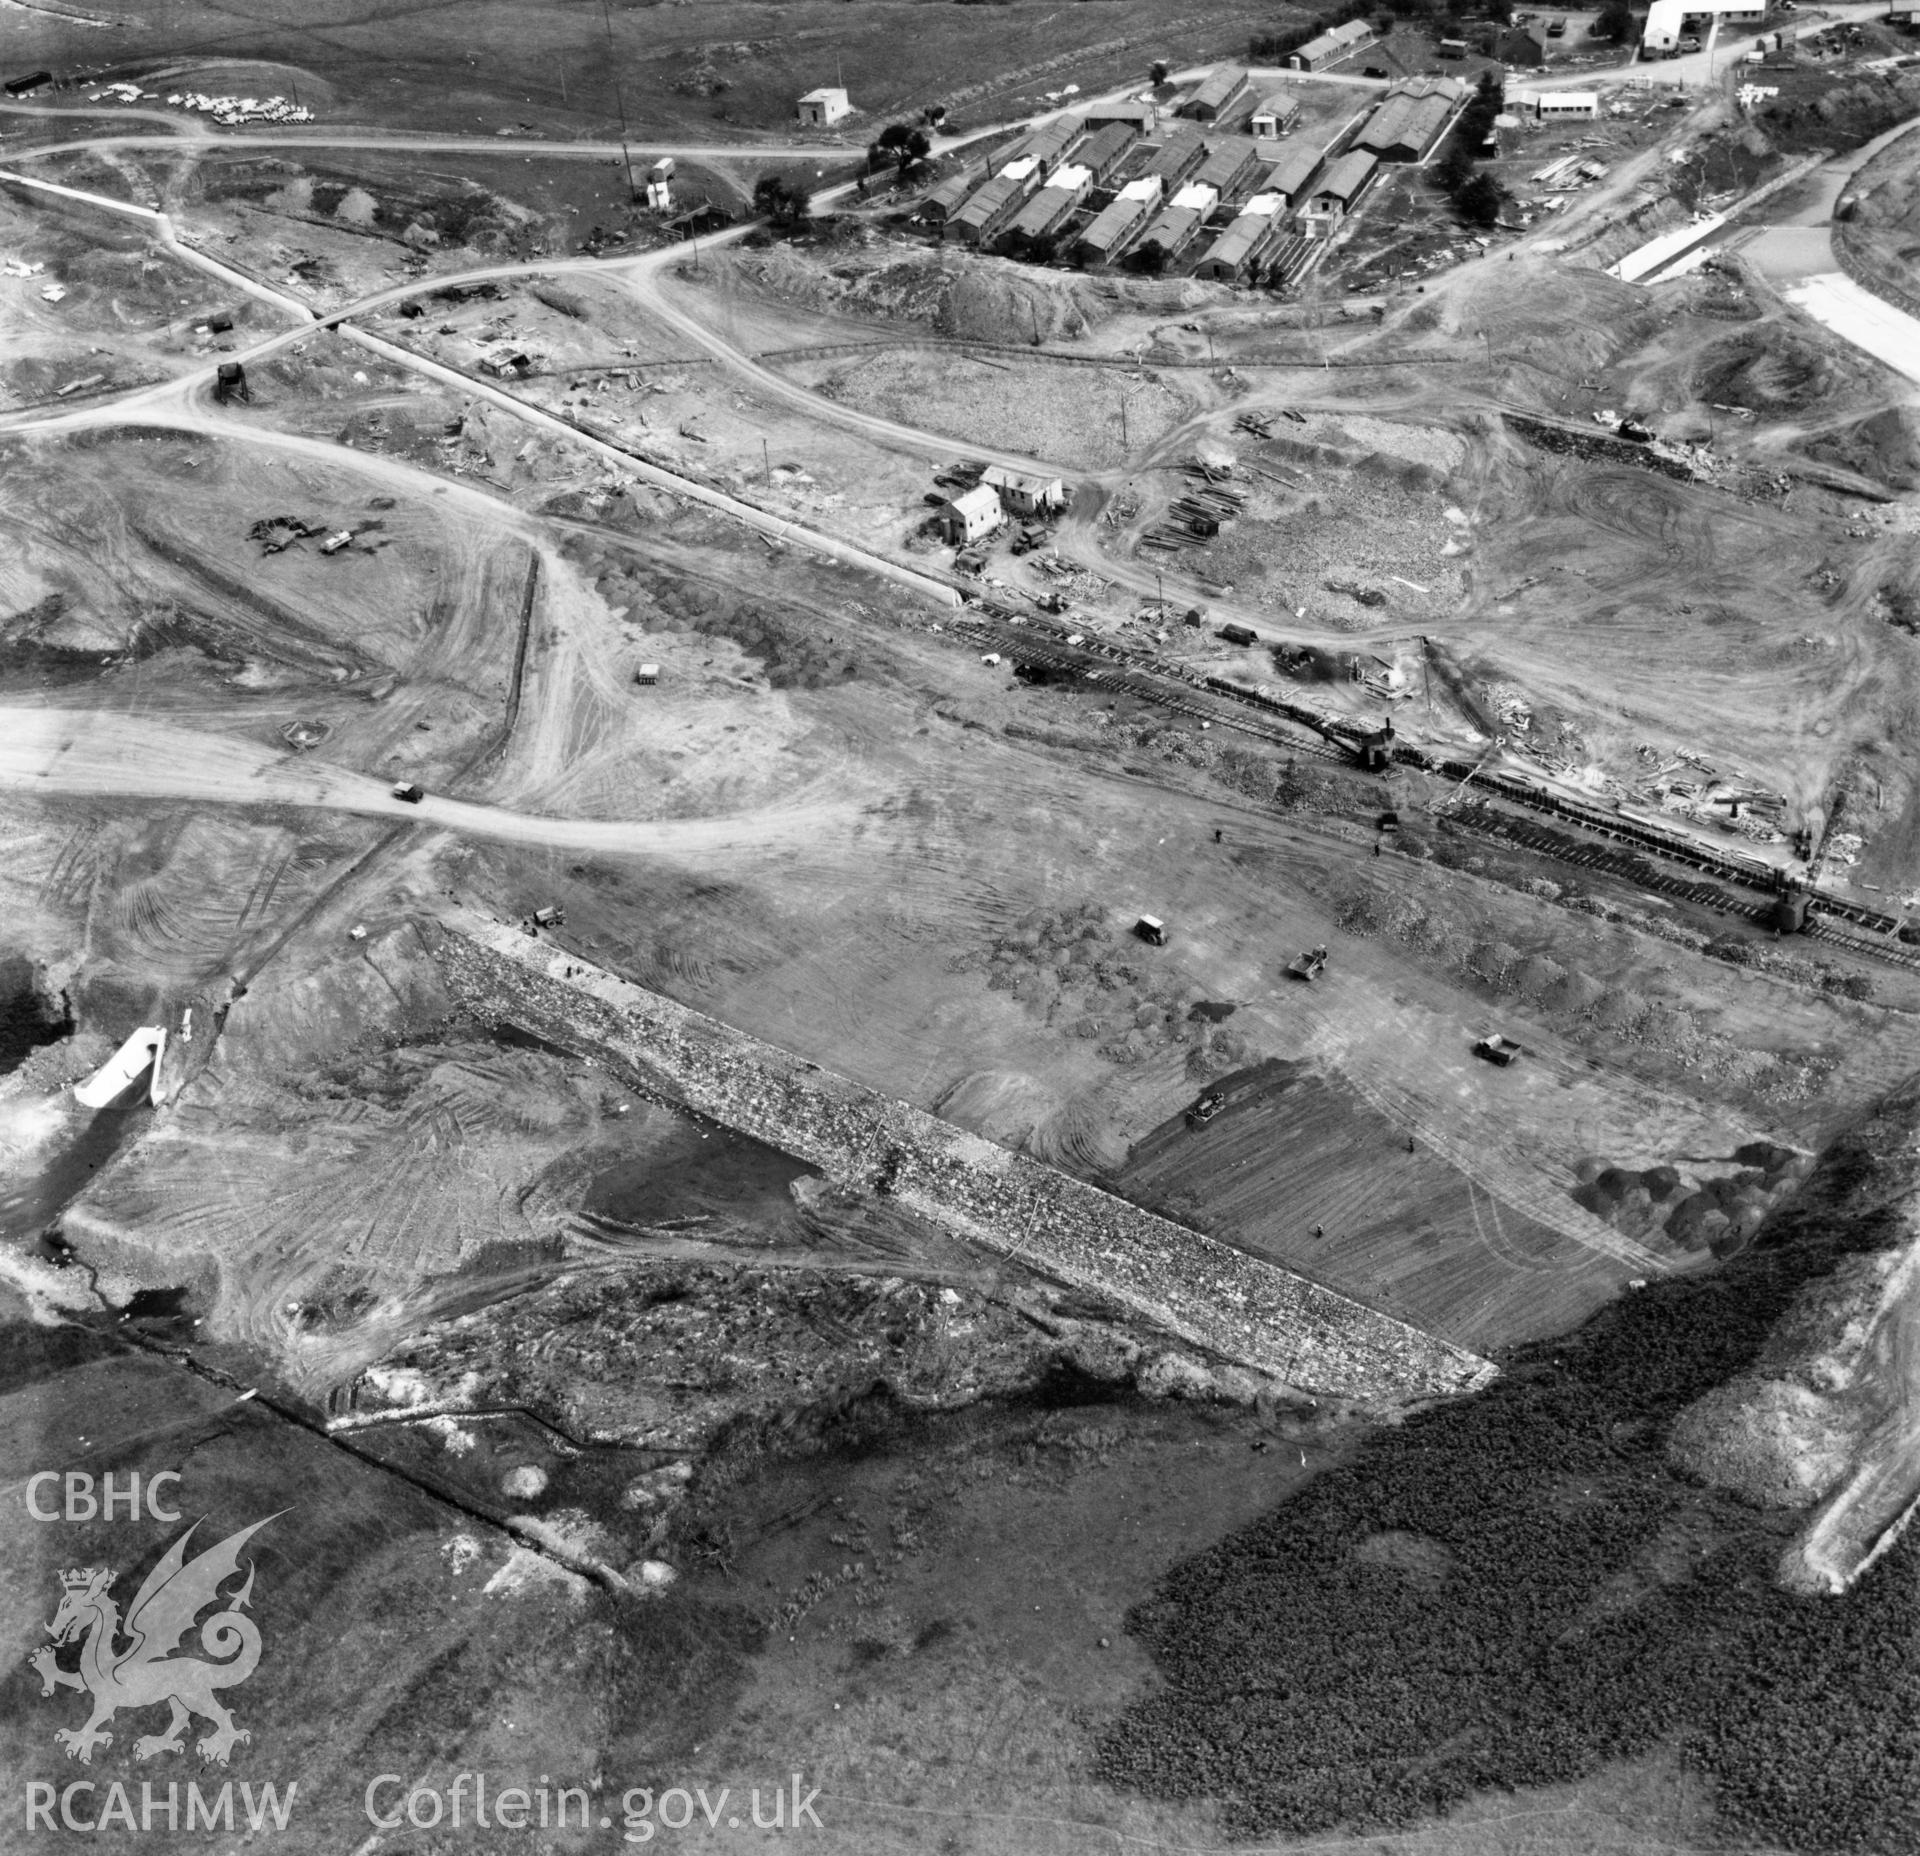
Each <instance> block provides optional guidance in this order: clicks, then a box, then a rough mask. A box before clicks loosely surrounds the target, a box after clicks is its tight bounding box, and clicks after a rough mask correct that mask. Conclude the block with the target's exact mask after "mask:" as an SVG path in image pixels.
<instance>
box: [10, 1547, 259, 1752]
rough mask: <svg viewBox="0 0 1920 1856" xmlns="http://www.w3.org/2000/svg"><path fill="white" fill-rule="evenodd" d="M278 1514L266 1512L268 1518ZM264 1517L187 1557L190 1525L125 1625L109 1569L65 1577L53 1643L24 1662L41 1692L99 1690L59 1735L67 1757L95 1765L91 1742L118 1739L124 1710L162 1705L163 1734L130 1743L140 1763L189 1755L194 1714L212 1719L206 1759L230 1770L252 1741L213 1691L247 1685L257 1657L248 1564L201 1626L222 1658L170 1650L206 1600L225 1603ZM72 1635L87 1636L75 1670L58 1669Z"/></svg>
mask: <svg viewBox="0 0 1920 1856" xmlns="http://www.w3.org/2000/svg"><path fill="white" fill-rule="evenodd" d="M273 1519H275V1517H274V1516H273V1515H269V1516H267V1521H271V1520H273ZM267 1521H256V1522H254V1524H253V1525H252V1526H251V1527H243V1528H242V1529H241V1530H240V1531H239V1533H237V1534H229V1535H228V1536H227V1538H226V1539H225V1540H223V1541H221V1542H220V1544H219V1545H218V1546H215V1547H209V1548H208V1549H207V1551H206V1552H204V1553H202V1554H200V1555H198V1556H197V1557H196V1558H194V1559H192V1560H188V1559H187V1557H186V1555H187V1542H188V1541H189V1540H191V1539H192V1538H193V1533H194V1528H197V1527H198V1526H199V1525H200V1523H199V1522H198V1521H196V1522H194V1524H193V1527H189V1528H188V1529H187V1531H186V1532H185V1533H184V1534H182V1535H181V1536H180V1538H179V1539H178V1540H176V1541H175V1542H174V1543H173V1545H172V1546H170V1547H169V1548H168V1549H167V1550H166V1552H165V1553H163V1554H162V1555H161V1556H160V1561H159V1564H158V1565H156V1566H155V1567H154V1569H153V1570H152V1571H151V1572H150V1573H148V1574H147V1577H146V1582H145V1583H144V1584H143V1585H142V1586H141V1587H140V1590H139V1593H138V1595H137V1596H136V1597H135V1598H134V1601H133V1604H132V1606H131V1607H130V1608H129V1609H128V1612H127V1621H126V1623H125V1625H124V1626H123V1625H122V1624H121V1622H120V1607H119V1606H118V1605H117V1604H116V1603H115V1602H114V1600H113V1599H111V1598H110V1597H108V1596H107V1593H108V1588H109V1587H111V1586H112V1584H113V1581H114V1577H115V1575H114V1573H113V1571H112V1570H111V1569H110V1568H108V1567H105V1566H81V1567H75V1568H73V1569H72V1570H70V1571H67V1572H63V1573H61V1575H60V1587H61V1590H60V1608H59V1610H57V1611H56V1612H55V1613H54V1614H53V1622H52V1623H51V1624H49V1625H48V1626H47V1634H48V1636H50V1637H51V1638H52V1639H53V1642H52V1643H51V1644H43V1645H42V1646H41V1647H40V1648H39V1649H38V1650H36V1651H34V1653H33V1654H32V1655H31V1656H30V1657H28V1659H27V1660H28V1662H29V1663H31V1664H32V1665H33V1667H34V1668H35V1669H37V1670H38V1671H39V1672H40V1682H41V1689H40V1693H41V1695H42V1696H47V1695H51V1694H52V1693H53V1692H54V1691H55V1690H56V1689H62V1688H76V1689H85V1690H86V1691H87V1692H88V1693H90V1694H91V1695H92V1696H93V1713H92V1715H91V1716H90V1717H89V1718H88V1720H87V1723H86V1725H85V1726H84V1727H77V1728H69V1727H62V1728H60V1729H58V1730H56V1732H55V1734H54V1736H53V1737H54V1739H55V1740H56V1741H58V1743H59V1744H60V1745H61V1746H63V1747H65V1748H66V1750H67V1756H68V1758H70V1759H77V1760H79V1761H80V1762H81V1763H82V1764H83V1765H91V1764H92V1763H93V1752H94V1748H95V1747H101V1746H108V1745H110V1744H111V1743H112V1741H113V1735H112V1734H110V1733H108V1732H107V1723H108V1722H109V1721H110V1720H112V1719H113V1717H114V1716H115V1715H116V1714H117V1713H119V1711H120V1710H121V1709H122V1708H153V1707H158V1706H159V1705H160V1703H162V1702H165V1703H167V1704H168V1705H169V1706H170V1707H171V1708H172V1709H173V1718H172V1719H171V1720H170V1721H169V1722H168V1723H167V1728H166V1731H165V1732H164V1733H158V1734H143V1735H141V1737H140V1738H139V1739H138V1740H136V1741H135V1742H134V1743H133V1752H134V1757H135V1758H136V1759H151V1758H153V1757H154V1755H155V1754H156V1753H182V1752H185V1751H186V1744H185V1740H184V1735H185V1732H186V1727H187V1723H188V1722H189V1721H190V1720H192V1719H193V1717H194V1716H195V1715H196V1714H198V1715H201V1716H202V1717H204V1718H205V1719H206V1720H208V1721H210V1722H212V1723H213V1729H212V1731H211V1732H210V1733H208V1734H207V1735H205V1736H204V1737H203V1738H202V1739H201V1740H199V1741H198V1742H197V1743H196V1745H197V1750H198V1752H199V1754H200V1757H201V1758H202V1759H208V1760H215V1761H217V1762H218V1763H219V1764H221V1765H223V1766H224V1765H225V1764H226V1763H227V1758H228V1755H229V1754H231V1753H232V1751H233V1749H234V1747H235V1746H236V1745H237V1744H238V1743H239V1742H241V1741H243V1740H250V1739H251V1738H252V1737H253V1736H252V1735H251V1734H249V1733H248V1732H247V1730H246V1729H245V1728H244V1727H236V1726H235V1725H234V1722H233V1716H232V1715H231V1714H229V1713H228V1712H227V1710H226V1709H225V1708H223V1707H222V1706H221V1705H220V1703H219V1702H218V1701H217V1700H216V1699H215V1698H214V1690H216V1689H222V1688H234V1687H237V1686H238V1685H239V1684H240V1683H242V1682H244V1681H245V1680H246V1679H247V1677H248V1676H250V1675H252V1674H253V1672H254V1669H255V1668H256V1667H257V1665H258V1664H259V1661H260V1632H259V1629H258V1627H257V1626H256V1625H255V1624H254V1621H253V1620H252V1619H251V1618H250V1617H247V1616H246V1615H245V1612H246V1607H247V1600H248V1599H249V1598H251V1597H252V1596H253V1565H252V1562H251V1561H249V1562H248V1564H247V1578H246V1583H245V1584H244V1585H243V1586H241V1588H240V1589H239V1591H237V1592H235V1593H233V1594H232V1596H231V1597H230V1598H228V1599H227V1600H226V1601H225V1604H226V1608H225V1609H224V1610H222V1611H217V1612H215V1613H214V1614H213V1616H211V1617H210V1618H208V1619H207V1620H206V1622H205V1623H204V1624H202V1625H201V1626H200V1647H201V1648H202V1649H203V1650H205V1651H207V1652H208V1653H209V1655H211V1656H215V1657H218V1658H220V1659H221V1660H220V1661H218V1662H209V1661H207V1660H206V1659H205V1658H204V1657H198V1656H174V1655H172V1654H171V1652H172V1651H173V1650H175V1649H176V1648H178V1646H179V1643H180V1639H181V1638H182V1637H183V1636H185V1635H186V1633H187V1632H188V1631H189V1630H191V1629H192V1628H193V1623H194V1619H195V1618H197V1617H198V1616H199V1615H200V1613H201V1612H202V1611H204V1610H205V1609H206V1608H207V1606H209V1605H211V1604H215V1603H218V1602H220V1600H219V1592H220V1587H221V1586H222V1585H223V1584H224V1583H225V1582H226V1581H227V1580H228V1579H230V1578H232V1577H233V1576H234V1575H235V1574H237V1573H238V1572H239V1571H240V1549H241V1548H242V1547H243V1546H244V1545H245V1544H246V1543H247V1541H248V1540H249V1539H250V1538H251V1537H252V1536H253V1535H254V1534H256V1533H258V1532H259V1531H260V1529H261V1528H263V1527H265V1526H266V1524H267ZM123 1634H124V1636H125V1637H126V1639H127V1642H126V1644H125V1647H119V1645H118V1641H117V1640H118V1639H119V1638H120V1637H121V1636H122V1635H123ZM75 1638H84V1639H85V1641H84V1642H83V1643H82V1644H81V1646H80V1664H79V1667H78V1668H77V1669H62V1668H61V1667H60V1663H59V1651H60V1649H61V1648H62V1647H63V1646H64V1645H66V1644H69V1643H72V1642H73V1641H74V1639H75Z"/></svg>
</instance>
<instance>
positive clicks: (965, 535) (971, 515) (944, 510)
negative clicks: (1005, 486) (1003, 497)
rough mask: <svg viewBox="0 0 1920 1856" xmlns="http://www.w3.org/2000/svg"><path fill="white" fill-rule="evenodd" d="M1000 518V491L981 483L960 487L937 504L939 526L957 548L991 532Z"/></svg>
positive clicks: (998, 524)
mask: <svg viewBox="0 0 1920 1856" xmlns="http://www.w3.org/2000/svg"><path fill="white" fill-rule="evenodd" d="M1003 520H1005V518H1004V516H1003V515H1002V514H1001V510H1000V496H999V492H998V491H996V490H994V489H992V488H990V487H989V486H988V485H986V484H984V483H982V484H976V485H975V486H974V488H972V489H971V490H966V491H963V492H962V493H961V494H960V495H958V496H956V497H953V498H951V499H950V500H949V501H948V502H946V503H943V504H942V505H941V508H940V524H941V527H942V528H944V529H945V530H946V536H947V539H948V541H950V542H952V543H953V545H954V546H955V547H956V548H964V547H966V546H967V545H968V544H969V543H971V542H976V541H979V540H980V539H981V538H982V537H983V536H986V535H991V534H992V533H993V531H994V530H995V529H997V528H998V527H999V526H1000V524H1001V522H1002V521H1003Z"/></svg>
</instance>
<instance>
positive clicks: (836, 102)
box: [800, 89, 853, 129]
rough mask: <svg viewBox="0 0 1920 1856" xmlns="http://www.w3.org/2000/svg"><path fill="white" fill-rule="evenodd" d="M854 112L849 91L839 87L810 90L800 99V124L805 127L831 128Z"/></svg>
mask: <svg viewBox="0 0 1920 1856" xmlns="http://www.w3.org/2000/svg"><path fill="white" fill-rule="evenodd" d="M852 114H853V105H852V104H851V103H849V102H848V101H847V93H846V92H845V91H844V90H839V89H822V90H809V91H808V92H807V94H806V95H805V96H804V97H802V98H801V99H800V126H801V127H802V128H803V129H831V128H832V127H833V125H834V124H835V123H837V122H842V121H844V120H845V119H846V118H847V117H849V116H851V115H852Z"/></svg>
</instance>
